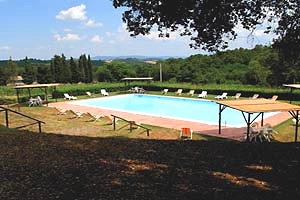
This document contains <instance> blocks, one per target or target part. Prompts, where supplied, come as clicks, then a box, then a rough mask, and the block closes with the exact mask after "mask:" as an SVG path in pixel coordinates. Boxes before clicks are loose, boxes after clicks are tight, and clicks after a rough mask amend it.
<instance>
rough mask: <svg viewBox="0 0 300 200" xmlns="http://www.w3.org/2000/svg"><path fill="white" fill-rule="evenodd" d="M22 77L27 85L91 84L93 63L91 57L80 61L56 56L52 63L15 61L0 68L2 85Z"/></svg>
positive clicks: (10, 60) (80, 58) (0, 83)
mask: <svg viewBox="0 0 300 200" xmlns="http://www.w3.org/2000/svg"><path fill="white" fill-rule="evenodd" d="M18 75H20V76H22V78H23V82H24V83H25V84H32V83H33V82H37V83H53V82H58V83H79V82H83V83H91V82H92V81H93V72H92V62H91V58H90V56H89V55H88V56H86V55H85V54H83V55H81V56H80V57H79V59H77V60H76V59H74V58H73V57H71V58H70V59H69V60H67V59H66V57H65V55H64V54H62V55H61V56H59V55H55V56H54V57H53V58H52V59H51V60H50V61H37V60H35V59H28V57H26V58H25V59H24V60H20V61H13V60H12V59H9V60H8V61H7V64H6V65H4V64H3V62H2V67H0V85H6V84H8V83H9V82H11V81H12V79H14V78H15V77H16V76H18Z"/></svg>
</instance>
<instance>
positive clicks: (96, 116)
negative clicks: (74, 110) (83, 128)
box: [85, 112, 103, 122]
mask: <svg viewBox="0 0 300 200" xmlns="http://www.w3.org/2000/svg"><path fill="white" fill-rule="evenodd" d="M85 114H86V115H87V116H88V117H90V119H89V121H94V122H96V121H98V120H99V119H100V118H101V117H102V116H103V115H101V114H98V115H95V114H92V113H90V112H87V113H85Z"/></svg>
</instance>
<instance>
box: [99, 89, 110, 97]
mask: <svg viewBox="0 0 300 200" xmlns="http://www.w3.org/2000/svg"><path fill="white" fill-rule="evenodd" d="M100 92H101V94H102V95H103V96H109V94H108V92H107V91H106V90H105V89H101V90H100Z"/></svg>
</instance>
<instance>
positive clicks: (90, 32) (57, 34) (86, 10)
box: [0, 0, 274, 60]
mask: <svg viewBox="0 0 300 200" xmlns="http://www.w3.org/2000/svg"><path fill="white" fill-rule="evenodd" d="M122 11H124V8H121V9H120V8H118V9H115V8H114V7H113V5H112V1H111V0H85V1H84V0H50V1H47V0H0V24H1V30H0V60H7V59H9V58H11V59H13V60H19V59H24V58H25V57H26V56H27V57H28V58H36V59H43V60H49V59H51V58H53V57H54V55H61V54H64V55H65V56H66V57H67V58H70V57H73V58H79V56H80V55H82V54H86V55H90V56H91V57H96V56H134V55H140V56H149V57H154V56H170V57H183V58H184V57H188V56H190V55H195V54H205V53H207V52H204V51H203V50H200V49H197V50H195V49H191V48H190V47H189V44H190V43H191V41H190V39H189V37H181V36H179V34H178V33H176V32H175V33H171V34H170V37H169V38H165V39H162V38H159V37H158V32H157V31H155V30H154V31H152V32H151V34H149V35H147V36H137V37H130V36H129V35H130V33H129V32H127V30H126V26H125V24H124V23H123V22H122ZM236 31H237V33H238V34H239V36H238V38H237V40H235V41H234V42H231V43H230V49H235V48H240V47H242V48H250V49H251V48H253V47H255V45H257V44H263V45H269V44H271V41H272V38H273V37H274V36H273V35H266V34H264V33H263V32H262V31H261V30H257V31H255V32H254V33H253V35H254V37H248V36H249V32H247V31H245V30H243V29H241V27H237V29H236Z"/></svg>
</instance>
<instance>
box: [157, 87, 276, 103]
mask: <svg viewBox="0 0 300 200" xmlns="http://www.w3.org/2000/svg"><path fill="white" fill-rule="evenodd" d="M168 91H169V89H167V88H166V89H163V90H162V94H167V93H168ZM175 94H176V95H181V94H182V89H178V90H177V91H176V92H175ZM187 94H188V95H189V96H194V94H195V90H190V91H189V92H188V93H187ZM241 95H242V94H241V93H240V92H238V93H236V94H235V96H233V97H232V98H234V99H239V98H240V97H241ZM206 97H207V91H206V90H203V91H202V92H201V93H200V94H199V95H198V98H206ZM258 97H259V94H254V95H253V96H252V97H250V99H258ZM277 98H278V96H277V95H273V96H272V98H270V100H273V101H276V100H277ZM215 99H218V100H220V99H228V93H227V92H223V93H222V94H220V95H217V96H215Z"/></svg>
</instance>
